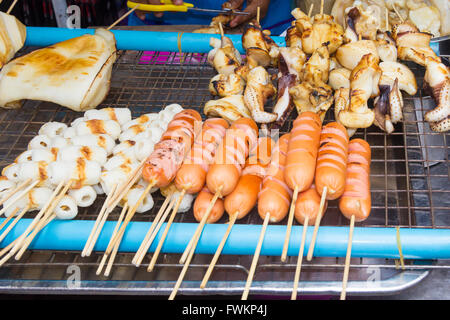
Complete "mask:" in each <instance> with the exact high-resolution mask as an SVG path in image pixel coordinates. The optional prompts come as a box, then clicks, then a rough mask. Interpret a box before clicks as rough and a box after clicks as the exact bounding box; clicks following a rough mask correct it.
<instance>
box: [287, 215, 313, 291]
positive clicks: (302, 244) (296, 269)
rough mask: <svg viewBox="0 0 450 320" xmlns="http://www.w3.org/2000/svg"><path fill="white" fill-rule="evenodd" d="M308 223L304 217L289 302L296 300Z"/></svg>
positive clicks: (307, 217) (307, 218)
mask: <svg viewBox="0 0 450 320" xmlns="http://www.w3.org/2000/svg"><path fill="white" fill-rule="evenodd" d="M308 221H309V216H306V218H305V221H304V222H303V232H302V241H301V243H300V249H299V251H298V260H297V266H296V268H295V276H294V289H293V290H292V295H291V300H296V299H297V292H298V282H299V280H300V272H301V270H302V262H303V251H304V249H305V242H306V229H308Z"/></svg>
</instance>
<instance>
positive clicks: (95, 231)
mask: <svg viewBox="0 0 450 320" xmlns="http://www.w3.org/2000/svg"><path fill="white" fill-rule="evenodd" d="M116 190H117V184H115V185H114V186H113V187H112V188H111V191H110V192H109V194H108V195H107V196H106V200H105V202H103V206H102V208H101V209H100V212H99V214H98V216H97V219H96V220H95V223H94V226H93V227H92V230H91V233H90V235H89V237H88V239H87V241H86V243H85V245H84V248H83V251H82V252H81V256H82V257H85V256H89V255H90V254H91V253H92V250H93V248H94V246H95V243H96V242H97V239H98V236H99V235H100V231H101V230H102V229H103V225H104V223H105V221H106V219H107V217H108V215H109V213H106V211H107V209H108V206H107V203H108V199H110V198H111V197H113V196H114V194H115V192H116Z"/></svg>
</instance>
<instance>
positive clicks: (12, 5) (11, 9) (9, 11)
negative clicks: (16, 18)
mask: <svg viewBox="0 0 450 320" xmlns="http://www.w3.org/2000/svg"><path fill="white" fill-rule="evenodd" d="M17 1H18V0H14V1H13V3H11V5H10V6H9V8H8V11H6V13H7V14H10V13H11V11H13V9H14V7H15V5H16V3H17Z"/></svg>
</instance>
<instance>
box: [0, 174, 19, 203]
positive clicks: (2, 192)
mask: <svg viewBox="0 0 450 320" xmlns="http://www.w3.org/2000/svg"><path fill="white" fill-rule="evenodd" d="M15 187H16V183H15V182H13V181H11V180H8V178H7V177H5V176H0V200H2V199H3V198H4V197H5V196H6V195H8V194H9V193H10V192H11V191H12V190H14V188H15Z"/></svg>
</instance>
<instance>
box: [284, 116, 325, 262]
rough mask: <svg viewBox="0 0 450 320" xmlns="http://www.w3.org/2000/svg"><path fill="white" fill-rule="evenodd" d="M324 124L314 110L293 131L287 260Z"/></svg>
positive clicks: (289, 156)
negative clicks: (297, 207)
mask: <svg viewBox="0 0 450 320" xmlns="http://www.w3.org/2000/svg"><path fill="white" fill-rule="evenodd" d="M321 127H322V123H321V120H320V117H319V116H318V115H317V114H316V113H314V112H310V111H306V112H302V113H301V114H299V115H298V117H297V119H296V120H295V121H294V125H293V128H292V130H291V134H290V139H289V146H288V153H287V157H286V168H285V171H284V179H285V181H286V183H287V185H288V186H289V187H290V188H291V189H293V190H294V192H293V195H292V202H291V207H290V211H289V217H288V223H287V230H286V237H285V241H284V245H283V252H282V255H281V261H283V262H284V261H286V257H287V251H288V247H289V240H290V235H291V229H292V223H293V220H294V212H295V203H296V201H297V197H298V193H299V192H302V191H305V190H307V189H309V187H310V186H311V184H312V182H313V180H314V173H315V168H316V160H317V152H318V148H319V142H320V130H321ZM304 227H305V228H306V227H307V226H304Z"/></svg>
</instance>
